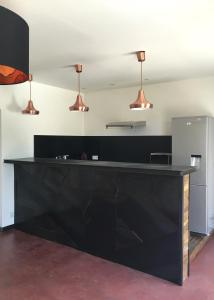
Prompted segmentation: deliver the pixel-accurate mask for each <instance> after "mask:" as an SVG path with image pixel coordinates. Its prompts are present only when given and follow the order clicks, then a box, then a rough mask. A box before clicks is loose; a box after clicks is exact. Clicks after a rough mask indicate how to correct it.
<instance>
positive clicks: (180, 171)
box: [4, 157, 196, 176]
mask: <svg viewBox="0 0 214 300" xmlns="http://www.w3.org/2000/svg"><path fill="white" fill-rule="evenodd" d="M4 163H7V164H42V165H63V166H79V167H93V168H100V169H101V168H104V169H109V168H110V169H115V170H116V171H127V170H129V171H131V172H134V173H142V174H154V175H155V174H156V175H168V176H184V175H187V174H190V173H192V172H195V171H196V168H194V167H189V166H171V165H152V164H140V163H131V162H130V163H129V162H106V161H81V160H55V159H46V158H33V157H32V158H19V159H18V158H17V159H5V160H4Z"/></svg>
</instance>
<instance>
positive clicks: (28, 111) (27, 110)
mask: <svg viewBox="0 0 214 300" xmlns="http://www.w3.org/2000/svg"><path fill="white" fill-rule="evenodd" d="M32 80H33V76H32V75H31V74H29V79H28V81H29V84H30V100H29V101H28V104H27V107H26V108H25V109H24V110H23V111H22V113H23V114H28V115H38V114H39V111H38V110H36V109H35V107H34V106H33V101H32V100H31V81H32Z"/></svg>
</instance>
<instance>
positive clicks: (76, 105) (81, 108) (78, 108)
mask: <svg viewBox="0 0 214 300" xmlns="http://www.w3.org/2000/svg"><path fill="white" fill-rule="evenodd" d="M69 110H70V111H82V112H84V111H89V107H88V106H86V105H85V104H84V102H83V100H82V96H81V95H77V98H76V102H75V103H74V105H72V106H70V107H69Z"/></svg>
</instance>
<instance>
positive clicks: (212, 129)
mask: <svg viewBox="0 0 214 300" xmlns="http://www.w3.org/2000/svg"><path fill="white" fill-rule="evenodd" d="M172 164H173V165H193V166H196V167H197V172H195V173H192V174H191V176H190V231H192V232H198V233H202V234H206V235H208V234H210V233H211V231H212V230H213V228H214V118H212V117H207V116H199V117H182V118H173V119H172Z"/></svg>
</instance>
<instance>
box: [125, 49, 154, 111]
mask: <svg viewBox="0 0 214 300" xmlns="http://www.w3.org/2000/svg"><path fill="white" fill-rule="evenodd" d="M136 54H137V59H138V61H139V62H141V89H140V90H139V91H138V97H137V100H135V101H134V102H133V103H132V104H130V105H129V107H130V109H131V110H145V109H149V108H152V107H153V104H152V103H150V102H149V101H147V100H146V98H145V95H144V91H143V78H142V63H143V61H145V51H138V52H136Z"/></svg>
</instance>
